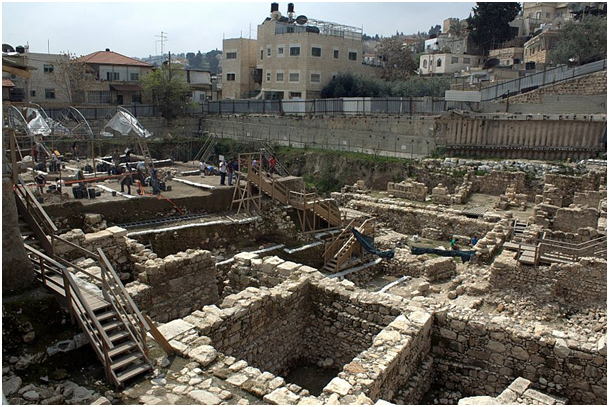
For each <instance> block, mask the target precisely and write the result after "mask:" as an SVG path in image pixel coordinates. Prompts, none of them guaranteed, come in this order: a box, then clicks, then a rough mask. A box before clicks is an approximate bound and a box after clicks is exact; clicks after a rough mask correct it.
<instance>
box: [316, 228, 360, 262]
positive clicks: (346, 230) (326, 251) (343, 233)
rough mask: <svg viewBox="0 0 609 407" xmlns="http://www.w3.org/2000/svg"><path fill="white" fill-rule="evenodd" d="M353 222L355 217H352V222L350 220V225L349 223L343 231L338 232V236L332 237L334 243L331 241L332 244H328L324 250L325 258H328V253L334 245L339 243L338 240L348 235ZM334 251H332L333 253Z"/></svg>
mask: <svg viewBox="0 0 609 407" xmlns="http://www.w3.org/2000/svg"><path fill="white" fill-rule="evenodd" d="M353 222H355V219H352V220H351V222H349V225H347V227H346V228H344V229H343V230H342V232H340V233H339V234H338V236H336V237H335V238H333V239H332V243H330V245H329V246H328V248H327V249H326V250H325V251H324V254H323V257H324V259H325V258H326V255H327V254H328V252H330V250H331V249H332V247H333V246H334V245H335V244H337V243H338V241H339V240H340V239H342V238H343V237H344V236H346V235H347V232H348V231H349V228H350V227H351V226H352V225H353ZM333 252H334V251H332V253H333Z"/></svg>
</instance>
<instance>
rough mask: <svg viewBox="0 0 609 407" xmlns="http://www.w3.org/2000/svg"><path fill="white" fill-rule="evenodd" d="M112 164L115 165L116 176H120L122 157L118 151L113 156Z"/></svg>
mask: <svg viewBox="0 0 609 407" xmlns="http://www.w3.org/2000/svg"><path fill="white" fill-rule="evenodd" d="M112 163H113V164H114V174H116V175H118V174H120V165H121V155H120V154H119V152H118V149H116V150H114V154H112Z"/></svg>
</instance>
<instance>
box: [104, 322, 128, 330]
mask: <svg viewBox="0 0 609 407" xmlns="http://www.w3.org/2000/svg"><path fill="white" fill-rule="evenodd" d="M122 327H123V323H122V322H121V321H119V320H114V321H110V322H109V323H107V324H106V325H102V328H103V329H104V331H106V332H110V331H111V330H113V329H117V328H122Z"/></svg>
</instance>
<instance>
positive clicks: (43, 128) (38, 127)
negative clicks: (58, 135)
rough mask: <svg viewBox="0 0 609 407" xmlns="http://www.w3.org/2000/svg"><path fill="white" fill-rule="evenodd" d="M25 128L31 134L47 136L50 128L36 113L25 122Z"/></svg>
mask: <svg viewBox="0 0 609 407" xmlns="http://www.w3.org/2000/svg"><path fill="white" fill-rule="evenodd" d="M27 128H28V129H29V131H30V132H31V133H32V134H36V135H42V136H48V135H49V134H51V128H50V127H49V125H48V124H47V122H46V121H45V120H44V119H43V118H42V116H41V115H37V116H36V117H34V118H33V119H32V120H30V122H29V123H28V124H27Z"/></svg>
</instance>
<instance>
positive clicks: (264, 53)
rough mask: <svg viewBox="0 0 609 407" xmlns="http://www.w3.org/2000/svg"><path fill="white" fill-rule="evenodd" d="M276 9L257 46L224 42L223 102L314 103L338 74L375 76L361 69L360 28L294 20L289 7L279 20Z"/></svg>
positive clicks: (247, 42)
mask: <svg viewBox="0 0 609 407" xmlns="http://www.w3.org/2000/svg"><path fill="white" fill-rule="evenodd" d="M278 7H279V6H278V4H277V3H273V4H271V15H270V17H267V18H266V19H265V20H264V21H263V23H262V24H260V25H259V26H258V39H257V40H245V39H241V38H239V39H228V40H224V42H223V54H224V60H223V71H224V78H223V80H224V93H223V96H224V97H225V98H236V99H239V98H247V97H252V96H254V95H256V97H258V98H263V99H314V98H319V96H320V94H321V90H322V89H323V87H324V86H326V85H327V84H328V83H329V82H330V81H331V80H332V78H333V77H335V76H336V75H338V74H339V73H342V72H351V73H354V74H368V75H371V76H375V75H376V72H377V71H376V69H378V68H375V67H372V66H368V65H365V64H363V48H362V29H361V28H357V27H350V26H346V25H342V24H336V23H331V22H326V21H319V20H314V19H311V18H307V17H306V16H298V17H294V16H295V13H294V6H293V4H292V3H290V4H289V5H288V17H285V16H282V15H281V13H280V12H279V10H278ZM252 51H254V52H252ZM254 58H255V60H254Z"/></svg>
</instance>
